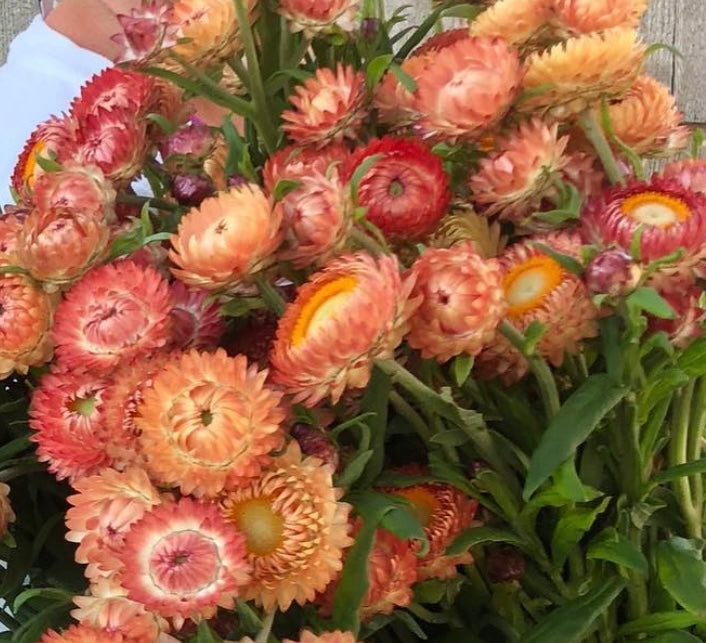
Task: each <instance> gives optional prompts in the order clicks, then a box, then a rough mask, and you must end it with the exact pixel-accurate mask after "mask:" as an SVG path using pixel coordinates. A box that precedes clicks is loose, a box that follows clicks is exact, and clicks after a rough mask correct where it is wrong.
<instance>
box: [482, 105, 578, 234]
mask: <svg viewBox="0 0 706 643" xmlns="http://www.w3.org/2000/svg"><path fill="white" fill-rule="evenodd" d="M568 140H569V139H568V137H566V136H563V137H559V133H558V125H556V124H555V125H553V126H552V125H548V124H547V123H545V122H543V121H541V120H539V119H533V120H531V121H528V122H525V123H522V124H520V125H519V126H518V127H517V128H516V129H515V130H514V131H512V132H511V133H509V134H507V135H506V136H504V137H503V138H502V139H500V140H498V141H497V142H496V145H495V150H494V151H493V153H492V154H490V156H488V157H487V158H484V159H481V160H480V162H479V166H478V171H477V172H474V173H472V174H471V176H470V178H469V180H468V186H469V187H470V189H471V200H472V201H473V202H474V203H476V204H477V205H479V206H481V207H482V208H483V210H482V211H483V212H484V213H485V214H488V215H493V214H498V215H500V219H503V220H510V221H513V222H515V223H518V224H519V223H522V222H523V221H524V219H526V218H527V217H528V216H529V215H531V214H532V213H533V212H536V211H537V210H539V209H540V207H541V205H542V201H543V200H544V199H547V198H551V197H553V196H555V194H556V191H557V188H556V181H557V179H558V178H559V177H560V174H561V171H562V170H563V168H564V166H565V165H566V163H567V161H568V158H567V156H566V155H565V150H566V144H567V142H568Z"/></svg>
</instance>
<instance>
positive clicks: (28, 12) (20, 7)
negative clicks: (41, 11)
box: [0, 0, 38, 65]
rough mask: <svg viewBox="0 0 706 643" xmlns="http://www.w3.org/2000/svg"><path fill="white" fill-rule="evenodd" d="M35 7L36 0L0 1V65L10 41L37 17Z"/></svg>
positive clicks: (36, 5) (3, 60)
mask: <svg viewBox="0 0 706 643" xmlns="http://www.w3.org/2000/svg"><path fill="white" fill-rule="evenodd" d="M37 7H38V2H37V0H0V65H2V64H3V63H4V62H5V58H6V56H7V50H8V48H9V47H10V43H11V42H12V39H13V38H14V37H15V36H16V35H17V34H18V33H19V32H20V31H22V30H23V29H25V28H26V27H27V25H28V24H29V23H30V21H31V20H32V18H33V17H34V16H36V15H37V12H38V9H37Z"/></svg>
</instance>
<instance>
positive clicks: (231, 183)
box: [228, 174, 249, 188]
mask: <svg viewBox="0 0 706 643" xmlns="http://www.w3.org/2000/svg"><path fill="white" fill-rule="evenodd" d="M248 183H249V181H248V180H247V179H246V178H245V177H244V176H243V175H242V174H234V175H233V176H229V177H228V187H229V188H240V187H243V186H244V185H247V184H248Z"/></svg>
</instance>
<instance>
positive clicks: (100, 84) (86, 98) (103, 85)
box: [71, 67, 155, 122]
mask: <svg viewBox="0 0 706 643" xmlns="http://www.w3.org/2000/svg"><path fill="white" fill-rule="evenodd" d="M154 86H155V80H154V79H153V78H152V77H150V76H148V75H146V74H138V73H135V72H132V71H128V70H127V69H120V68H118V67H111V68H109V69H104V70H103V71H102V72H101V73H100V74H96V75H94V76H93V77H92V78H91V80H89V81H88V82H87V83H86V84H85V85H84V86H83V87H82V88H81V94H80V96H78V97H77V98H76V99H74V101H73V102H72V103H71V115H72V116H73V117H74V118H75V119H76V120H78V121H79V122H83V121H85V120H86V118H87V117H88V116H89V115H94V116H100V115H101V112H104V111H106V112H109V111H112V110H115V109H120V110H125V111H126V112H128V113H132V114H135V115H137V114H144V113H145V112H146V110H147V108H148V107H149V105H150V101H151V100H152V98H153V93H154Z"/></svg>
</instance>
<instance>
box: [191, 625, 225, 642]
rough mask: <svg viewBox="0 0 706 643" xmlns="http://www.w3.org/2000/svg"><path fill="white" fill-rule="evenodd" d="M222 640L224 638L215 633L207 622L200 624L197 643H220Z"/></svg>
mask: <svg viewBox="0 0 706 643" xmlns="http://www.w3.org/2000/svg"><path fill="white" fill-rule="evenodd" d="M222 640H223V639H222V638H220V637H219V636H216V635H215V634H214V633H213V630H211V628H210V627H209V625H208V622H207V621H201V623H199V629H198V631H197V632H196V643H220V642H221V641H222Z"/></svg>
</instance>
